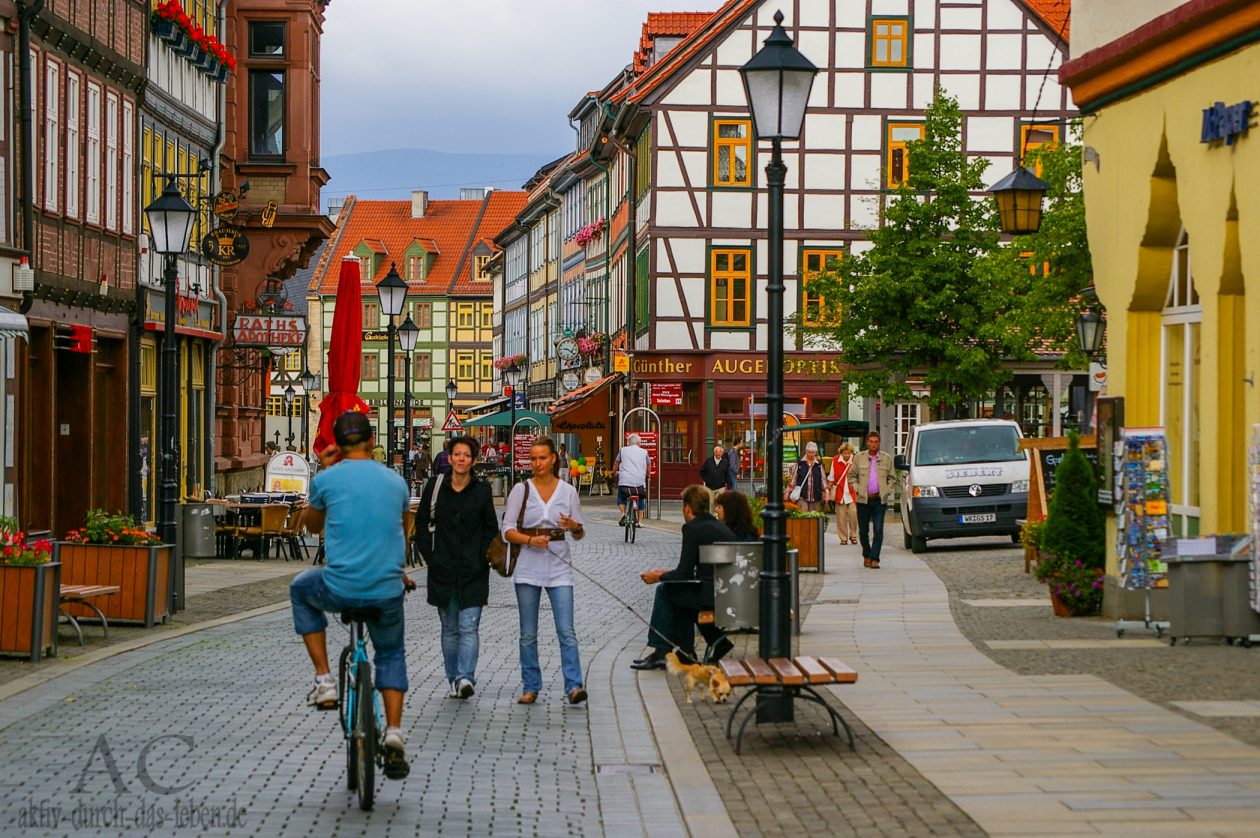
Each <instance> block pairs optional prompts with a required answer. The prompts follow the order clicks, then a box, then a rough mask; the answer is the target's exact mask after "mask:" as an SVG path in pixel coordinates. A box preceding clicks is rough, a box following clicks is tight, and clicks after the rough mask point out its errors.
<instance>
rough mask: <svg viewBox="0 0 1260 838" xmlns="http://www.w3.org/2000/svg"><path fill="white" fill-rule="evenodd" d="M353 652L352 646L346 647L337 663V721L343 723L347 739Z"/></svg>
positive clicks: (348, 733) (342, 727)
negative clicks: (347, 692) (347, 688)
mask: <svg viewBox="0 0 1260 838" xmlns="http://www.w3.org/2000/svg"><path fill="white" fill-rule="evenodd" d="M353 652H354V648H353V647H352V646H346V647H345V648H344V649H342V650H341V659H340V660H339V661H337V720H338V721H340V722H341V732H342V733H343V734H344V735H345V736H346V737H349V736H350V716H349V715H348V707H349V705H350V702H349V700H348V696H347V695H346V687H347V685H349V683H350V655H351V653H353Z"/></svg>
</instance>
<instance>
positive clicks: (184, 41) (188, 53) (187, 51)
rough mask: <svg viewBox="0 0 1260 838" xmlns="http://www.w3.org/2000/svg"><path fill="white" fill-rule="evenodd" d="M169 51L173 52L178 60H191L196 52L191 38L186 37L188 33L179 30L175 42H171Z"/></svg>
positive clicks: (195, 46)
mask: <svg viewBox="0 0 1260 838" xmlns="http://www.w3.org/2000/svg"><path fill="white" fill-rule="evenodd" d="M171 49H173V50H175V54H176V55H178V56H179V57H180V58H191V57H192V56H193V53H195V52H196V51H197V45H196V44H194V43H193V39H192V38H190V37H188V33H187V32H185V31H184V30H182V29H181V30H179V34H178V35H177V36H176V38H175V40H174V41H172V42H171Z"/></svg>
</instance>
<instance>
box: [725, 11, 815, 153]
mask: <svg viewBox="0 0 1260 838" xmlns="http://www.w3.org/2000/svg"><path fill="white" fill-rule="evenodd" d="M817 73H818V68H817V67H815V66H814V64H813V62H811V61H810V60H809V59H808V58H806V57H805V56H804V55H802V54H801V53H800V51H799V50H797V48H796V47H795V46H793V45H792V39H791V38H789V37H788V34H787V32H785V31H784V30H783V12H775V13H774V29H773V30H771V32H770V37H768V38H766V41H765V46H763V47H762V48H761V49H760V50H758V51H757V54H756V55H754V56H753V57H752V58H751V59H749V61H748V63H747V64H745V65H744V66H743V67H740V68H739V74H740V75H741V76H742V77H743V79H744V92H745V94H746V95H747V96H748V106H749V108H750V109H751V110H752V118H753V128H754V130H755V131H756V133H757V137H758V139H762V140H795V139H796V138H798V137H800V135H801V126H802V125H804V123H805V106H806V105H808V104H809V91H810V89H811V88H812V87H813V86H814V76H815V75H816V74H817Z"/></svg>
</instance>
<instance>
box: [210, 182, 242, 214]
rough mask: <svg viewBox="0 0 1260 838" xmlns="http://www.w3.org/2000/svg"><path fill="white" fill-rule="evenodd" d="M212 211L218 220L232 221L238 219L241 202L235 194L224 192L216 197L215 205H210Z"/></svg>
mask: <svg viewBox="0 0 1260 838" xmlns="http://www.w3.org/2000/svg"><path fill="white" fill-rule="evenodd" d="M210 209H211V211H212V212H213V213H214V214H215V216H216V217H217V218H220V219H222V220H223V221H231V220H232V219H233V218H236V214H237V213H238V212H240V209H241V201H240V199H239V198H237V197H236V193H235V192H230V191H228V190H226V189H225V190H223V191H222V192H220V193H219V194H218V195H215V196H214V201H213V203H211V204H210Z"/></svg>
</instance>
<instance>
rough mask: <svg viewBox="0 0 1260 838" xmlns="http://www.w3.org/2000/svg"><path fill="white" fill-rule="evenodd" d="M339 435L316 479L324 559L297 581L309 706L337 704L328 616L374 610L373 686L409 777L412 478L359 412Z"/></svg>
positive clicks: (323, 455) (314, 509)
mask: <svg viewBox="0 0 1260 838" xmlns="http://www.w3.org/2000/svg"><path fill="white" fill-rule="evenodd" d="M333 440H334V441H335V442H336V445H330V446H329V447H328V448H326V449H325V450H323V451H321V452H320V454H319V462H320V466H321V470H320V472H319V474H317V475H316V476H315V479H314V480H313V481H312V482H311V492H310V497H309V498H308V502H309V504H310V509H309V510H308V511H307V515H306V526H307V527H308V528H309V529H310V531H311V532H313V533H320V532H321V531H322V532H324V543H325V547H326V553H327V563H326V564H325V565H324V566H323V567H315V568H311V569H310V570H307V571H304V572H303V573H301V574H299V575H298V576H297V578H296V579H294V580H293V584H292V585H291V586H290V588H289V599H290V601H291V602H292V603H293V627H294V628H295V629H296V630H297V633H298V634H300V635H302V642H303V643H305V644H306V651H307V652H308V653H309V654H310V656H311V663H313V664H315V685H314V688H313V689H312V690H311V693H310V695H309V696H308V699H307V702H308V703H309V704H311V705H312V706H314V707H316V708H318V709H320V710H332V709H335V708H336V707H337V676H336V675H334V674H333V673H332V672H330V671H329V666H328V645H327V638H326V637H325V629H326V628H327V627H328V619H327V618H326V617H325V616H324V614H325V612H329V611H331V612H334V613H335V612H340V611H342V610H344V609H346V608H376V609H378V610H379V611H380V617H379V618H378V619H377V620H374V621H372V622H369V623H368V624H367V627H368V631H369V632H370V634H371V636H372V647H373V649H374V650H375V657H374V663H375V665H376V686H377V689H379V690H380V691H381V699H382V701H383V703H384V705H385V724H386V726H385V743H384V744H385V776H386V777H389V778H390V779H395V780H398V779H402V778H403V777H406V776H407V772H408V766H407V758H406V754H405V752H404V749H403V735H402V709H403V696H404V694H405V693H406V691H407V661H406V658H405V657H404V655H403V593H404V591H405V590H411V589H413V588H414V587H415V583H414V582H412V581H411V579H410V578H409V577H408V576H407V574H406V573H404V572H403V561H404V559H405V556H406V548H405V542H404V540H403V513H404V512H406V511H407V504H408V491H407V484H406V483H405V482H404V481H403V479H402V478H401V477H399V476H398V474H397V473H396V472H394V470H393V469H390V468H387V467H386V466H384V465H382V464H381V463H378V462H376V460H375V459H373V457H372V447H373V445H374V444H375V440H374V439H373V433H372V425H371V423H370V422H369V421H368V418H367V416H365V415H364V414H362V413H356V412H349V413H343V414H342V415H341V416H339V417H338V418H337V421H336V422H335V423H334V424H333Z"/></svg>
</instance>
